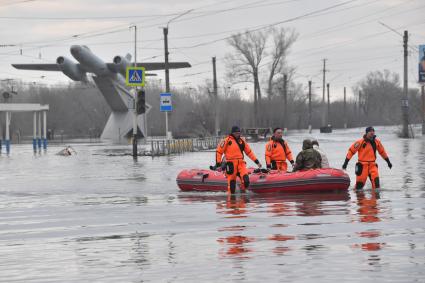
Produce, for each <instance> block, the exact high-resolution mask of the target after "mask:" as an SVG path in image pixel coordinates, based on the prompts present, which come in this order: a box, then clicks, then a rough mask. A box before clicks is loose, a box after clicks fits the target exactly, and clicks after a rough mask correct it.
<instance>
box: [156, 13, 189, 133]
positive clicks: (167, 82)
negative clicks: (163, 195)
mask: <svg viewBox="0 0 425 283" xmlns="http://www.w3.org/2000/svg"><path fill="white" fill-rule="evenodd" d="M192 11H193V9H190V10H187V11H185V12H184V13H182V14H180V15H177V16H176V17H174V18H172V19H171V20H169V21H168V22H167V26H166V27H165V28H163V33H164V57H165V60H164V61H165V66H164V69H165V92H166V93H170V69H169V65H168V55H169V53H168V26H169V24H170V23H171V22H172V21H174V20H176V19H178V18H180V17H182V16H184V15H186V14H188V13H190V12H192ZM165 138H166V139H167V140H168V111H165Z"/></svg>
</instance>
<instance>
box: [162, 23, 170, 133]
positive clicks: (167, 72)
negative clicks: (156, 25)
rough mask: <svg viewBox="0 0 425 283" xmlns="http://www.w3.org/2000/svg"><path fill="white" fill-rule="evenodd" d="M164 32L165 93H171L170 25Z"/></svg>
mask: <svg viewBox="0 0 425 283" xmlns="http://www.w3.org/2000/svg"><path fill="white" fill-rule="evenodd" d="M163 32H164V52H165V54H164V55H165V92H166V93H170V70H169V67H168V54H169V53H168V25H167V27H165V28H164V29H163ZM165 139H167V140H168V111H165Z"/></svg>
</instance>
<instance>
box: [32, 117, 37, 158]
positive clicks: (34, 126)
mask: <svg viewBox="0 0 425 283" xmlns="http://www.w3.org/2000/svg"><path fill="white" fill-rule="evenodd" d="M32 126H33V132H32V148H33V149H34V152H36V151H37V112H35V111H34V116H33V121H32Z"/></svg>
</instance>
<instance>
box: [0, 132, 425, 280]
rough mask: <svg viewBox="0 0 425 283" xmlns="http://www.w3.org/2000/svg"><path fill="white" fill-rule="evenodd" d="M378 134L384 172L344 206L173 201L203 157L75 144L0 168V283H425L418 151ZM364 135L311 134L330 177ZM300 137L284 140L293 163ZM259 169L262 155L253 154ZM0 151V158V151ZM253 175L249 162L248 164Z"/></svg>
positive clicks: (419, 143) (21, 153)
mask: <svg viewBox="0 0 425 283" xmlns="http://www.w3.org/2000/svg"><path fill="white" fill-rule="evenodd" d="M393 130H394V129H392V128H377V135H378V136H379V137H380V138H381V140H382V142H383V144H384V146H385V147H386V149H387V151H388V154H389V155H390V158H391V161H392V163H393V165H394V167H393V169H392V170H389V169H388V168H387V166H386V163H385V162H382V159H380V162H379V165H380V167H379V168H380V174H381V182H382V189H381V191H380V192H378V193H377V192H374V191H372V190H371V186H370V183H369V184H368V185H367V187H366V188H365V190H364V192H363V193H355V192H354V191H353V185H354V164H355V161H354V160H352V161H351V162H350V164H349V167H348V172H349V173H350V177H351V180H352V185H351V188H350V190H349V191H348V192H347V193H338V194H336V193H327V194H309V195H301V194H298V195H296V194H287V195H268V196H261V195H251V194H249V195H241V196H238V197H237V198H235V199H230V200H228V199H227V197H226V196H225V195H224V194H215V193H208V194H207V193H183V192H180V191H179V189H178V187H177V185H176V182H175V178H176V175H177V174H178V172H179V171H180V170H182V169H184V168H196V167H198V168H206V167H207V166H208V165H211V164H213V162H214V153H213V152H196V153H187V154H183V155H178V156H170V157H159V158H153V159H152V158H150V157H140V158H139V159H138V161H137V162H134V161H133V160H132V158H131V157H130V156H120V153H123V152H129V151H130V150H131V148H130V146H124V147H123V146H113V145H103V144H94V143H78V144H74V145H73V147H74V148H75V150H76V151H77V152H78V154H77V155H74V156H71V157H62V156H56V155H54V153H56V152H57V151H59V150H60V149H61V148H62V147H60V146H52V147H50V148H49V149H48V151H47V153H41V154H37V155H33V154H32V151H31V145H29V144H28V145H13V147H12V153H11V155H10V156H9V157H7V156H5V155H4V153H3V155H1V156H0V172H1V173H0V211H1V213H0V282H228V281H245V282H334V280H339V281H341V280H342V281H343V282H385V281H390V282H425V251H424V249H425V221H424V217H425V138H422V137H420V136H419V137H418V138H416V139H412V140H403V139H398V138H397V137H396V136H395V134H394V133H393ZM362 131H363V129H351V130H346V131H342V130H341V131H336V132H335V133H333V134H327V135H326V134H322V135H321V134H317V133H315V132H313V136H316V137H317V138H319V142H320V144H321V147H322V149H323V150H324V151H325V152H327V153H328V158H329V160H330V163H331V165H333V166H335V167H340V166H341V165H342V163H343V161H344V158H345V154H346V150H347V149H348V146H349V145H350V144H351V143H352V142H353V141H354V140H355V139H357V138H359V137H361V135H362ZM307 136H310V135H309V134H308V133H306V132H291V133H290V135H289V136H288V137H287V140H288V142H289V144H290V146H291V147H292V150H293V151H294V152H295V153H297V152H298V151H299V150H300V148H301V140H302V138H304V137H307ZM252 147H253V149H254V151H255V152H256V153H257V156H259V158H260V159H261V160H263V154H264V143H258V144H252ZM3 150H4V149H3ZM250 164H252V165H253V163H250Z"/></svg>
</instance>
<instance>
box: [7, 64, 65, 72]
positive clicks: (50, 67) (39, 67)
mask: <svg viewBox="0 0 425 283" xmlns="http://www.w3.org/2000/svg"><path fill="white" fill-rule="evenodd" d="M12 66H13V67H15V68H16V69H20V70H33V71H61V69H59V66H58V64H12Z"/></svg>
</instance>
